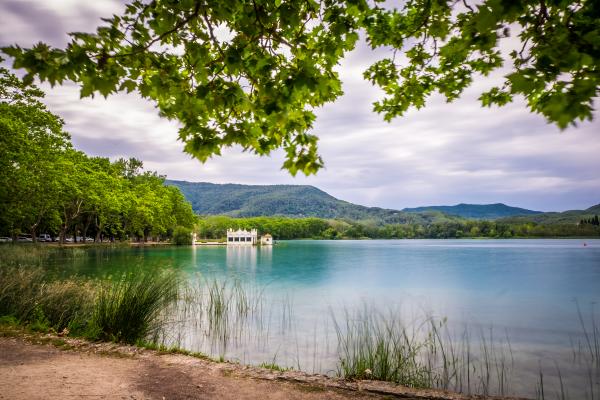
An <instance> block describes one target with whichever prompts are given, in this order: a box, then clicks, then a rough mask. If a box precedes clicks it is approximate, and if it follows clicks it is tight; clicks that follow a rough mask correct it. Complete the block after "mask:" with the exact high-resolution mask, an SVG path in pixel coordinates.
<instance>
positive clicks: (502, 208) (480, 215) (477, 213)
mask: <svg viewBox="0 0 600 400" xmlns="http://www.w3.org/2000/svg"><path fill="white" fill-rule="evenodd" d="M402 211H405V212H424V211H441V212H443V213H446V214H448V215H456V216H459V217H464V218H476V219H496V218H502V217H510V216H516V215H534V214H541V213H542V212H541V211H533V210H527V209H525V208H519V207H511V206H507V205H506V204H502V203H496V204H464V203H461V204H457V205H455V206H429V207H415V208H405V209H403V210H402Z"/></svg>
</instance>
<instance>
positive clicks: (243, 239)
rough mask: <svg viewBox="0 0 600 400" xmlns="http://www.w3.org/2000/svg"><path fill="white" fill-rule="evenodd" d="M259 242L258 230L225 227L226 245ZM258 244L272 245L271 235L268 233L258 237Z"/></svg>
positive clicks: (254, 243) (255, 243)
mask: <svg viewBox="0 0 600 400" xmlns="http://www.w3.org/2000/svg"><path fill="white" fill-rule="evenodd" d="M257 244H259V237H258V232H257V230H256V229H251V230H249V231H247V230H242V229H238V230H237V231H235V230H233V229H227V245H228V246H229V245H257ZM260 244H262V245H272V244H273V237H272V236H271V235H269V234H268V233H267V234H266V235H263V236H262V237H261V238H260Z"/></svg>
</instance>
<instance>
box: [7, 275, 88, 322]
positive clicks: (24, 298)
mask: <svg viewBox="0 0 600 400" xmlns="http://www.w3.org/2000/svg"><path fill="white" fill-rule="evenodd" d="M93 302H94V283H93V282H90V281H84V280H81V279H69V280H65V281H52V280H49V279H48V276H47V273H46V272H45V271H44V270H42V269H41V268H39V267H34V268H24V267H6V266H3V267H0V315H11V316H13V317H15V318H17V319H19V320H21V321H23V322H25V323H32V324H42V325H47V326H48V327H53V328H54V329H57V330H59V329H63V328H65V327H67V326H69V325H70V324H72V323H74V322H76V321H78V324H79V325H83V321H85V320H86V319H87V318H89V315H90V313H91V310H92V307H93Z"/></svg>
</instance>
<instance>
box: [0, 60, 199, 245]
mask: <svg viewBox="0 0 600 400" xmlns="http://www.w3.org/2000/svg"><path fill="white" fill-rule="evenodd" d="M43 95H44V93H43V92H42V91H41V90H39V89H38V88H36V87H34V86H27V85H24V84H23V82H22V81H21V80H20V79H19V78H18V77H16V76H15V75H13V74H11V73H10V72H9V71H8V70H6V69H3V68H0V235H3V236H12V237H13V238H16V237H17V235H19V234H23V233H26V234H31V236H32V238H33V240H34V241H35V240H36V236H37V235H39V234H40V233H50V234H53V235H55V236H59V237H60V241H61V242H64V241H65V239H66V237H68V236H69V235H72V236H74V237H75V240H77V236H79V235H80V236H82V237H84V238H85V237H86V236H92V237H94V240H95V241H100V240H102V239H111V240H115V239H126V238H131V239H135V240H141V239H143V240H147V239H148V238H149V237H156V238H165V237H169V236H170V235H172V232H173V230H174V229H175V227H177V226H185V227H192V226H193V224H194V221H195V217H194V214H193V212H192V208H191V206H190V204H189V203H188V202H187V201H186V200H185V198H184V196H183V195H182V194H181V192H180V191H179V190H178V189H177V188H174V187H168V186H165V185H164V178H163V177H161V176H159V175H157V174H156V173H153V172H144V171H143V164H142V162H141V161H139V160H136V159H134V158H130V159H128V160H125V159H120V160H117V161H114V162H111V161H110V160H109V159H107V158H102V157H90V156H88V155H86V154H85V153H83V152H81V151H77V150H75V149H74V148H73V146H72V144H71V140H70V136H69V134H68V133H66V132H65V131H64V130H63V121H62V120H61V118H60V117H58V116H57V115H55V114H53V113H51V112H50V111H49V110H48V109H47V108H46V107H45V105H44V104H43V103H42V102H41V101H40V99H41V98H42V97H43Z"/></svg>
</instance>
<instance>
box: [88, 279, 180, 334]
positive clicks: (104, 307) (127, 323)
mask: <svg viewBox="0 0 600 400" xmlns="http://www.w3.org/2000/svg"><path fill="white" fill-rule="evenodd" d="M178 286H179V282H178V279H177V277H176V275H175V274H174V273H167V272H138V273H135V274H125V275H123V276H121V277H119V278H118V279H115V280H109V281H105V282H102V283H101V284H100V286H99V290H98V294H97V298H96V302H95V304H94V312H93V315H92V324H93V326H94V327H96V328H97V330H98V333H99V337H100V338H102V339H108V340H114V341H123V342H126V343H131V344H134V343H135V342H136V341H137V340H139V339H140V338H145V337H146V336H148V335H151V334H152V333H153V332H154V331H156V330H158V329H160V327H161V326H162V324H161V315H162V313H163V311H164V310H165V309H167V308H168V307H169V306H170V305H171V304H172V303H174V302H175V301H176V300H177V296H178Z"/></svg>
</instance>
